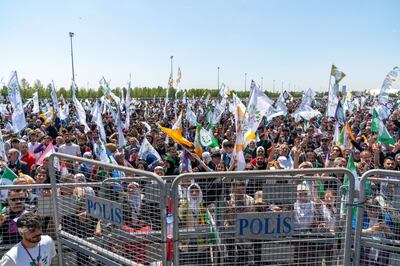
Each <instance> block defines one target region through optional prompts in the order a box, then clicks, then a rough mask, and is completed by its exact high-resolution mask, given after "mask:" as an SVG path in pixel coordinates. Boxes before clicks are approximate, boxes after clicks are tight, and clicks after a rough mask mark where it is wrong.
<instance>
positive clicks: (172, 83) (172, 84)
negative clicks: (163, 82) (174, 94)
mask: <svg viewBox="0 0 400 266" xmlns="http://www.w3.org/2000/svg"><path fill="white" fill-rule="evenodd" d="M173 58H174V56H173V55H171V56H170V59H171V75H170V77H171V86H170V87H171V88H173V87H174V82H173V76H172V73H173V68H172V59H173Z"/></svg>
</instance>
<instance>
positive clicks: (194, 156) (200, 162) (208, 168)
mask: <svg viewBox="0 0 400 266" xmlns="http://www.w3.org/2000/svg"><path fill="white" fill-rule="evenodd" d="M191 155H192V156H193V158H195V159H196V161H198V162H199V164H200V165H201V167H203V168H204V169H205V170H206V171H207V172H212V171H213V170H212V169H211V168H210V167H208V165H206V164H205V163H204V162H203V161H202V160H201V159H200V157H199V156H198V155H197V154H196V153H191Z"/></svg>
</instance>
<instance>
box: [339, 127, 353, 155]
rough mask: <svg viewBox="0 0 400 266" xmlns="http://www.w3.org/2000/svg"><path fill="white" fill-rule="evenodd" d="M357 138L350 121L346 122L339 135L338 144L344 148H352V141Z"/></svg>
mask: <svg viewBox="0 0 400 266" xmlns="http://www.w3.org/2000/svg"><path fill="white" fill-rule="evenodd" d="M355 140H356V138H355V137H354V134H353V132H352V131H351V128H350V125H349V123H348V122H346V123H345V125H344V127H343V128H342V131H341V133H340V135H339V139H338V144H339V145H340V147H342V148H343V149H351V147H352V144H351V141H355Z"/></svg>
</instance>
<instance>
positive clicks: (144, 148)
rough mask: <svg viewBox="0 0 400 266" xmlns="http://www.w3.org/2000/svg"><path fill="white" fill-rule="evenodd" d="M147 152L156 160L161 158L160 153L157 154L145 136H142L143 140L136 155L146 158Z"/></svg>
mask: <svg viewBox="0 0 400 266" xmlns="http://www.w3.org/2000/svg"><path fill="white" fill-rule="evenodd" d="M149 154H151V155H153V156H154V157H155V158H156V159H157V160H161V156H160V154H158V152H157V151H156V149H154V147H153V146H152V145H151V144H150V142H149V141H148V140H147V138H143V142H142V144H141V145H140V149H139V153H138V156H139V158H142V159H144V160H146V159H147V156H148V155H149Z"/></svg>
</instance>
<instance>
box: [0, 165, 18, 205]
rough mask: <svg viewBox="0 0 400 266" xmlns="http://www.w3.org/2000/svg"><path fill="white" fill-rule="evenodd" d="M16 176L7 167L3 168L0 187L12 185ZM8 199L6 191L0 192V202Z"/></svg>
mask: <svg viewBox="0 0 400 266" xmlns="http://www.w3.org/2000/svg"><path fill="white" fill-rule="evenodd" d="M17 177H18V176H17V175H16V174H15V173H14V172H13V171H12V170H11V169H10V168H8V167H4V168H3V173H2V175H1V177H0V186H8V185H12V184H13V181H14V179H16V178H17ZM7 197H8V189H2V190H0V200H1V201H5V200H6V199H7Z"/></svg>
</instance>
